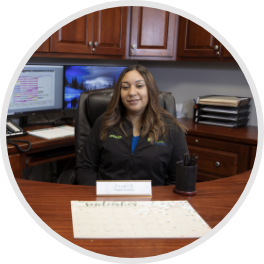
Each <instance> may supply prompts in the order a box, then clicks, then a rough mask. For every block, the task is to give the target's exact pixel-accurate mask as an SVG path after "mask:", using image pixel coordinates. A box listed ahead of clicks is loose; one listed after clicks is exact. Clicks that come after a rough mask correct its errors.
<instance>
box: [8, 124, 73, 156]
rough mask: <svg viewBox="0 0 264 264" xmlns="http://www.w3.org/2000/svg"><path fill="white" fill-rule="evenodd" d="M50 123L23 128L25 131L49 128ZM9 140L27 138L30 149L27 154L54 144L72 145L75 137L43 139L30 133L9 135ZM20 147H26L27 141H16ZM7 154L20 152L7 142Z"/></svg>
mask: <svg viewBox="0 0 264 264" xmlns="http://www.w3.org/2000/svg"><path fill="white" fill-rule="evenodd" d="M49 127H51V126H50V125H47V126H33V127H27V128H25V130H26V131H30V130H35V129H42V128H49ZM9 139H10V140H12V139H13V140H27V141H30V142H31V149H30V150H29V151H28V152H27V154H30V153H34V152H36V151H40V150H41V151H45V150H48V149H53V148H54V145H56V148H59V147H65V146H71V145H74V142H75V139H74V136H72V137H65V138H56V139H45V138H40V137H35V136H31V135H26V136H17V137H10V138H9ZM17 144H18V145H19V146H20V147H21V148H22V149H26V148H27V147H28V144H27V143H17ZM7 150H8V154H14V153H20V151H19V150H18V149H17V148H16V147H15V146H13V145H10V144H7Z"/></svg>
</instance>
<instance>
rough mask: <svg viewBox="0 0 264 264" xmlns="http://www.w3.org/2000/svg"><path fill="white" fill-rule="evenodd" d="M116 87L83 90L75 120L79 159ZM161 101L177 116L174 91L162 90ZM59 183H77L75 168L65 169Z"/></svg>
mask: <svg viewBox="0 0 264 264" xmlns="http://www.w3.org/2000/svg"><path fill="white" fill-rule="evenodd" d="M113 91H114V89H101V90H96V91H89V92H83V93H82V94H81V95H80V98H79V103H78V108H77V113H76V120H75V153H76V161H78V159H79V156H80V153H81V149H82V146H83V144H84V142H85V140H86V139H87V136H88V135H89V133H90V131H91V129H92V127H93V124H94V123H95V121H96V119H97V118H98V117H99V116H100V115H102V114H103V113H104V112H105V111H106V108H107V105H108V104H109V102H110V99H111V98H112V96H113ZM159 103H160V106H161V107H162V108H164V109H165V110H167V111H168V112H169V113H171V114H172V115H173V116H174V117H176V105H175V98H174V96H173V95H172V93H169V92H160V94H159ZM58 183H64V184H76V181H75V174H74V172H73V170H67V169H65V170H64V171H63V172H62V174H61V175H60V177H59V178H58Z"/></svg>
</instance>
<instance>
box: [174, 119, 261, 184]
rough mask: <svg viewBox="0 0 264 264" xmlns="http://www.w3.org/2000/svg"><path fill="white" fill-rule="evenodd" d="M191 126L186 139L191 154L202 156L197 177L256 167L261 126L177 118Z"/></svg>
mask: <svg viewBox="0 0 264 264" xmlns="http://www.w3.org/2000/svg"><path fill="white" fill-rule="evenodd" d="M178 121H179V122H180V123H181V124H183V125H184V126H186V127H187V128H188V130H189V131H188V134H187V135H186V140H187V144H188V148H189V152H190V154H191V155H192V154H195V155H196V156H198V157H199V159H198V161H197V164H198V173H197V180H198V181H209V180H215V179H219V178H224V177H229V176H233V175H236V174H238V173H242V172H245V171H247V170H250V169H252V168H253V164H254V159H255V155H256V149H257V138H258V128H257V127H253V126H246V127H240V128H228V127H220V126H211V125H205V124H198V123H195V122H193V120H192V119H178Z"/></svg>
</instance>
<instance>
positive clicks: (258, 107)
mask: <svg viewBox="0 0 264 264" xmlns="http://www.w3.org/2000/svg"><path fill="white" fill-rule="evenodd" d="M134 3H135V4H131V2H128V1H117V2H111V3H104V4H100V5H96V6H93V7H90V8H87V9H83V10H82V11H80V12H77V13H75V14H73V15H71V16H69V17H67V18H65V19H64V20H62V21H60V22H59V23H57V24H56V25H55V26H54V27H52V28H51V29H49V30H48V31H47V32H45V34H44V35H43V36H42V37H41V38H40V39H39V40H38V41H37V42H36V43H35V44H34V45H33V46H32V47H31V48H30V49H29V51H28V52H27V53H26V55H25V56H24V57H23V59H22V60H21V62H20V64H19V66H18V67H17V68H16V70H15V73H14V74H13V77H12V80H11V81H10V84H9V87H8V90H7V93H6V100H5V102H4V104H3V108H2V115H1V125H2V128H3V127H4V126H5V123H6V113H7V109H8V102H9V101H10V97H11V94H12V90H13V87H14V85H15V82H16V80H17V78H18V76H19V74H20V72H21V70H22V69H23V67H24V65H25V64H26V62H27V61H28V59H29V58H30V57H31V56H32V54H33V53H34V52H35V50H36V49H37V48H38V47H39V46H40V45H41V44H42V43H43V42H44V41H45V40H46V39H47V38H48V37H49V36H50V35H52V34H53V33H54V32H55V31H56V30H58V29H59V28H61V27H62V26H63V25H65V24H66V23H69V22H70V21H72V20H74V19H76V18H78V17H80V16H82V15H85V14H87V13H91V12H95V11H98V10H101V9H106V8H111V7H116V6H133V5H136V6H147V7H153V8H158V9H163V10H167V11H169V12H173V13H176V14H179V15H181V16H184V17H186V18H188V19H191V20H192V21H194V22H195V23H197V24H198V25H201V26H202V27H204V28H205V29H206V30H207V31H209V32H211V33H212V34H213V35H214V36H215V37H216V38H217V39H218V40H219V41H220V42H221V43H222V44H223V45H224V46H225V47H226V48H227V49H228V50H229V51H230V52H231V54H232V56H233V57H234V58H235V60H236V61H237V63H238V65H239V66H240V68H241V69H242V71H243V73H244V75H245V77H246V79H247V82H248V83H249V86H250V89H251V91H252V94H253V97H254V102H255V105H256V110H257V118H258V131H263V115H262V109H261V104H260V98H259V96H258V93H257V89H256V87H255V84H254V81H253V79H252V77H251V75H250V73H249V71H248V69H247V67H246V65H245V64H244V62H243V61H242V59H241V58H240V56H239V55H238V54H237V52H236V50H235V49H234V48H233V47H232V46H230V44H229V43H228V42H227V40H226V39H224V38H223V36H222V35H220V34H219V33H218V32H217V31H215V30H214V29H213V28H212V27H210V26H209V25H208V24H206V23H205V22H204V21H202V20H201V19H199V18H197V17H195V16H193V15H191V14H189V13H187V12H184V11H183V10H180V9H177V8H175V7H171V6H168V5H164V4H160V3H154V2H146V1H135V2H134ZM1 143H2V155H3V160H4V163H5V168H6V171H7V174H8V176H9V180H10V183H11V185H12V187H13V189H14V191H15V193H16V195H17V197H18V198H19V200H20V201H21V203H22V205H23V206H24V208H25V209H26V211H27V212H28V214H29V215H30V216H31V217H32V218H33V219H34V220H35V221H36V222H37V223H38V225H39V226H40V227H41V228H42V229H44V230H45V231H46V232H47V233H48V234H50V235H51V236H52V237H54V238H55V239H57V240H58V241H59V242H61V243H62V244H64V245H66V246H67V247H69V248H71V249H73V250H75V251H77V252H79V253H81V254H84V255H86V256H89V257H93V258H96V259H99V260H104V261H108V262H113V263H124V262H126V263H134V262H135V261H134V259H128V258H114V257H109V256H105V255H101V254H97V253H94V252H92V251H89V250H85V249H83V248H80V247H79V246H76V245H75V244H73V243H71V242H70V241H68V240H66V239H64V238H63V237H61V236H60V235H58V234H57V233H56V232H55V231H53V230H51V229H50V228H49V227H48V226H47V225H46V224H45V223H44V222H43V221H42V220H41V219H40V218H39V217H38V216H37V215H36V214H35V212H34V211H33V210H32V208H31V207H30V206H29V204H28V203H27V201H26V200H25V198H24V196H23V195H22V193H21V192H20V190H19V188H18V186H17V184H16V181H15V179H14V175H13V173H12V170H11V167H10V164H9V159H8V155H7V150H6V137H5V135H4V134H2V135H1ZM262 150H263V136H262V134H260V133H258V149H257V155H256V159H255V163H254V168H253V170H252V173H251V177H250V179H249V181H248V184H247V186H246V188H245V190H244V192H243V194H242V195H241V197H240V199H239V200H238V202H237V203H236V204H235V205H234V207H233V208H232V210H231V211H230V213H229V214H228V215H227V216H226V217H225V218H224V219H223V220H222V221H221V222H220V223H219V224H218V225H217V226H216V227H215V228H213V230H212V231H211V232H209V233H207V234H206V235H205V236H203V237H201V238H200V239H198V240H197V241H195V242H193V243H191V244H189V245H188V246H186V247H184V248H181V249H179V250H176V251H172V252H170V253H167V254H163V255H159V256H155V257H149V258H137V262H138V263H149V262H153V261H155V262H156V261H160V260H165V259H169V258H172V257H175V256H178V255H181V254H183V253H185V252H187V251H189V250H191V249H193V248H195V247H197V246H198V245H200V244H202V243H204V242H205V241H206V240H208V239H209V238H211V237H212V236H213V235H215V234H216V233H217V232H218V231H219V230H220V229H222V228H223V227H224V226H225V225H226V224H227V222H228V221H229V220H230V219H231V218H232V217H233V216H234V215H235V214H236V212H237V211H238V209H239V208H240V207H241V205H242V204H243V202H244V201H245V199H246V197H247V195H248V194H249V191H250V189H251V187H252V185H253V183H254V181H255V179H256V175H257V171H258V169H259V166H260V160H261V156H262Z"/></svg>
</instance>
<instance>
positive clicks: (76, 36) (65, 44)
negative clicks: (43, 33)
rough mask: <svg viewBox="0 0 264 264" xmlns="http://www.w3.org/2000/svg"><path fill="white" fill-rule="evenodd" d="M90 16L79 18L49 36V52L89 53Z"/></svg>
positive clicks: (90, 36)
mask: <svg viewBox="0 0 264 264" xmlns="http://www.w3.org/2000/svg"><path fill="white" fill-rule="evenodd" d="M91 33H92V14H89V15H85V16H83V17H80V18H78V19H76V20H74V21H72V22H70V23H69V24H67V25H66V26H64V27H62V28H60V29H59V30H58V31H57V32H55V33H54V34H53V35H52V36H51V47H50V51H51V52H62V53H82V54H87V53H91V47H90V46H89V42H90V41H92V34H91Z"/></svg>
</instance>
